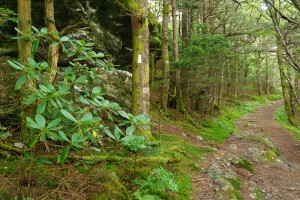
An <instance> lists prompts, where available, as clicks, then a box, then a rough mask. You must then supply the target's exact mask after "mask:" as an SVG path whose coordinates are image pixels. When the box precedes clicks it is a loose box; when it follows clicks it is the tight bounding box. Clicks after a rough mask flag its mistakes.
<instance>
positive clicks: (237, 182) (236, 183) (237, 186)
mask: <svg viewBox="0 0 300 200" xmlns="http://www.w3.org/2000/svg"><path fill="white" fill-rule="evenodd" d="M227 180H228V181H229V182H230V183H231V185H232V186H233V187H234V188H235V189H240V188H241V180H240V179H238V178H228V179H227Z"/></svg>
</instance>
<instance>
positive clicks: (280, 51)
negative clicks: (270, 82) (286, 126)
mask: <svg viewBox="0 0 300 200" xmlns="http://www.w3.org/2000/svg"><path fill="white" fill-rule="evenodd" d="M273 3H274V1H273ZM268 10H269V14H270V17H271V19H272V22H273V25H274V29H275V33H276V35H275V36H276V44H277V51H276V54H277V61H278V67H279V74H280V81H281V88H282V95H283V98H284V106H285V112H286V114H287V117H288V120H289V122H290V123H291V124H292V125H296V124H295V120H294V117H293V108H292V105H291V96H290V91H289V85H288V80H287V74H286V72H285V64H284V60H283V43H282V40H281V37H280V34H281V33H280V32H279V31H280V29H279V24H280V21H279V18H278V16H277V13H276V12H274V10H273V8H271V7H268Z"/></svg>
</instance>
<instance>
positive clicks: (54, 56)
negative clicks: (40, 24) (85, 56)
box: [45, 0, 60, 83]
mask: <svg viewBox="0 0 300 200" xmlns="http://www.w3.org/2000/svg"><path fill="white" fill-rule="evenodd" d="M45 25H46V27H47V30H48V31H49V32H53V33H58V31H57V29H56V26H55V20H54V0H45ZM51 39H52V41H51V42H49V50H48V67H49V69H48V73H49V75H48V77H47V82H48V83H53V82H54V79H55V77H56V72H57V63H58V56H59V48H60V46H59V45H56V46H51V43H52V42H56V41H55V38H54V37H51Z"/></svg>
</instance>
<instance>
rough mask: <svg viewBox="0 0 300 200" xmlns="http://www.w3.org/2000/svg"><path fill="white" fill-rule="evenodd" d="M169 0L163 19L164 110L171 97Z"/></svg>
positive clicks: (164, 7) (165, 1) (165, 3)
mask: <svg viewBox="0 0 300 200" xmlns="http://www.w3.org/2000/svg"><path fill="white" fill-rule="evenodd" d="M168 1H169V0H163V21H162V44H161V50H162V68H163V85H162V95H161V107H162V109H163V110H167V108H168V97H169V82H170V62H169V50H168V45H169V36H168V25H169V14H170V6H169V3H168Z"/></svg>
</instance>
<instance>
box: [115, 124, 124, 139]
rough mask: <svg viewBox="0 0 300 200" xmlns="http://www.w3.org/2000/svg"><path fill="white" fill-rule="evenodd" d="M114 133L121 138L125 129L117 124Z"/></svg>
mask: <svg viewBox="0 0 300 200" xmlns="http://www.w3.org/2000/svg"><path fill="white" fill-rule="evenodd" d="M114 135H115V137H116V138H117V139H118V140H119V139H120V138H121V135H123V131H122V130H121V129H120V128H119V127H118V126H115V130H114Z"/></svg>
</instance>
